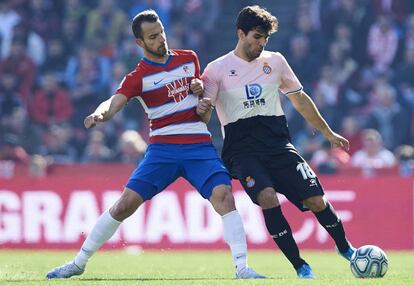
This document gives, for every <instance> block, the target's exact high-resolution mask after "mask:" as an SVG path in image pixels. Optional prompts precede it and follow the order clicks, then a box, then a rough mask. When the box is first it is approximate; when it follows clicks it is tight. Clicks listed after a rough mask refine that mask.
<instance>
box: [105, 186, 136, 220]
mask: <svg viewBox="0 0 414 286" xmlns="http://www.w3.org/2000/svg"><path fill="white" fill-rule="evenodd" d="M142 203H143V199H142V198H141V196H140V195H138V193H136V192H134V191H132V190H129V189H125V190H124V192H123V193H122V195H121V197H120V198H119V199H118V201H116V203H115V204H114V205H113V206H112V207H111V208H110V210H109V212H110V214H111V216H112V217H113V218H114V219H116V220H117V221H123V220H124V219H126V218H128V217H129V216H131V215H132V214H133V213H134V212H135V211H136V210H137V208H138V207H139V206H140V205H141V204H142Z"/></svg>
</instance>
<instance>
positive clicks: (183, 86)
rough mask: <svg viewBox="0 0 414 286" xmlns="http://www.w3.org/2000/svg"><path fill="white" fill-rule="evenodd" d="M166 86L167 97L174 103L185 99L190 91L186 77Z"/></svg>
mask: <svg viewBox="0 0 414 286" xmlns="http://www.w3.org/2000/svg"><path fill="white" fill-rule="evenodd" d="M166 86H167V88H168V97H172V98H174V101H175V102H176V103H178V102H180V101H182V100H183V99H184V98H186V97H187V95H188V91H189V90H190V86H189V84H188V81H187V78H186V77H184V78H181V79H178V80H175V81H173V82H170V83H167V84H166Z"/></svg>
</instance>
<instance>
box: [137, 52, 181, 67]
mask: <svg viewBox="0 0 414 286" xmlns="http://www.w3.org/2000/svg"><path fill="white" fill-rule="evenodd" d="M172 56H173V55H172V53H171V52H170V51H168V59H167V61H166V62H165V63H163V64H161V63H157V62H154V61H151V60H149V59H147V58H145V57H144V58H142V60H143V61H144V62H146V63H147V64H150V65H154V66H160V67H165V66H168V65H169V64H170V62H171V59H172Z"/></svg>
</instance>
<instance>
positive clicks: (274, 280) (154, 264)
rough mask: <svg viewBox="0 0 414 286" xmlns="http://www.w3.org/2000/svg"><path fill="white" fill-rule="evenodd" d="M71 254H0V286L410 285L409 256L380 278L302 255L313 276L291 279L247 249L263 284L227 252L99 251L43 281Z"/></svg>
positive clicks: (270, 258)
mask: <svg viewBox="0 0 414 286" xmlns="http://www.w3.org/2000/svg"><path fill="white" fill-rule="evenodd" d="M75 253H76V252H75V251H72V252H60V251H59V252H57V251H56V252H52V251H49V252H46V251H5V250H0V285H2V286H4V285H13V286H26V285H71V286H72V285H88V286H95V285H96V286H98V285H99V286H101V285H111V286H115V285H145V286H146V285H165V286H167V285H168V286H170V285H191V286H197V285H209V286H210V285H225V286H227V285H229V286H232V285H283V286H289V285H295V286H300V285H318V286H323V285H329V286H345V285H352V286H355V285H364V286H365V285H375V286H382V285H384V286H401V285H414V252H391V251H388V252H387V254H388V259H389V269H388V273H387V274H386V275H385V277H384V278H380V279H357V278H354V277H353V276H352V273H351V270H350V269H349V264H348V262H347V261H345V260H344V259H343V258H342V257H340V256H338V255H337V254H335V253H334V252H329V251H328V252H311V251H303V257H304V258H305V259H307V261H308V262H309V263H310V264H311V266H312V268H313V270H314V272H315V274H316V276H317V278H316V279H314V280H312V281H309V280H307V281H304V280H299V279H297V278H296V275H295V272H294V271H293V269H292V268H291V266H290V264H289V263H288V262H287V260H286V259H285V258H284V257H283V256H282V255H281V254H280V252H276V251H250V252H249V265H250V266H251V267H253V268H254V269H255V270H256V271H257V272H259V273H261V274H264V275H266V276H268V277H269V279H267V280H236V279H234V271H233V267H232V262H231V257H230V253H229V252H226V251H204V252H203V251H191V250H188V251H144V252H141V253H140V254H136V255H131V254H127V253H126V252H124V251H100V252H98V253H97V254H95V256H94V257H93V258H92V259H91V260H90V263H89V264H88V267H87V269H86V271H85V273H84V274H83V275H82V276H78V277H76V278H70V279H65V280H50V281H48V280H46V279H45V278H44V277H45V274H46V272H47V271H49V270H50V269H51V268H53V267H55V266H57V265H60V264H62V263H63V262H66V261H69V260H70V259H72V258H73V256H74V255H75Z"/></svg>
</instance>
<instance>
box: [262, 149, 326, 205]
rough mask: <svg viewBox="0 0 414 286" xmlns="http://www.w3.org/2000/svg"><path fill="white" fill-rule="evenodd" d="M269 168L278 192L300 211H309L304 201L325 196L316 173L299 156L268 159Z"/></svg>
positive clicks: (289, 153) (278, 156)
mask: <svg viewBox="0 0 414 286" xmlns="http://www.w3.org/2000/svg"><path fill="white" fill-rule="evenodd" d="M268 166H269V171H270V172H271V175H272V181H273V183H274V185H275V187H276V190H277V191H278V192H279V193H282V194H284V195H285V196H286V198H287V199H288V200H289V201H291V202H292V203H293V204H295V205H296V206H297V207H298V208H299V209H300V210H302V211H306V210H308V209H307V207H305V206H304V205H303V201H304V200H306V199H308V198H311V197H315V196H323V195H324V191H323V187H322V185H321V184H320V182H319V179H318V177H317V176H316V174H315V172H314V171H313V170H312V168H311V167H310V166H309V165H308V163H307V162H306V161H305V160H304V159H303V158H302V157H301V156H300V155H299V154H297V153H294V152H287V153H284V154H282V155H277V156H274V157H272V158H269V159H268Z"/></svg>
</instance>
